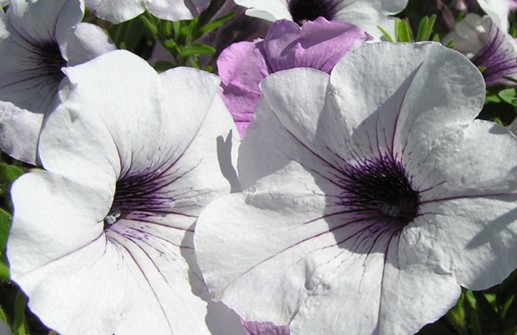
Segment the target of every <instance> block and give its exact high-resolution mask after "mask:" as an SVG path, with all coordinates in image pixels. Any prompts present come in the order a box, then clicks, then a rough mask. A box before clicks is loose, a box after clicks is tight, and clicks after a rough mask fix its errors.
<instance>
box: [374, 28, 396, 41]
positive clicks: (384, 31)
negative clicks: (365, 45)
mask: <svg viewBox="0 0 517 335" xmlns="http://www.w3.org/2000/svg"><path fill="white" fill-rule="evenodd" d="M377 29H379V30H380V31H381V33H382V36H384V38H385V39H386V41H388V42H392V43H393V38H392V37H391V36H390V34H389V33H388V32H387V31H386V30H384V29H382V28H381V27H380V26H377Z"/></svg>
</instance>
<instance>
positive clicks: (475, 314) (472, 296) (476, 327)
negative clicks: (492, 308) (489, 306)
mask: <svg viewBox="0 0 517 335" xmlns="http://www.w3.org/2000/svg"><path fill="white" fill-rule="evenodd" d="M481 296H482V294H478V293H474V292H472V291H470V290H469V291H467V293H466V297H467V302H468V306H469V324H470V329H471V333H472V335H483V331H482V329H481V322H479V312H480V311H479V308H478V307H479V303H480V302H481V301H480V299H476V297H481Z"/></svg>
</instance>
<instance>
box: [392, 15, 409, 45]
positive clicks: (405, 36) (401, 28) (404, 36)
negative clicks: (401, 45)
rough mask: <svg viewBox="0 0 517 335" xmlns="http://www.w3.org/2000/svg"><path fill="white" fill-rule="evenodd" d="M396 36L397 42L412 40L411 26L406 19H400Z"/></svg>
mask: <svg viewBox="0 0 517 335" xmlns="http://www.w3.org/2000/svg"><path fill="white" fill-rule="evenodd" d="M399 21H400V22H399V24H398V25H397V30H396V32H395V36H396V39H397V42H411V28H409V23H408V21H406V20H399Z"/></svg>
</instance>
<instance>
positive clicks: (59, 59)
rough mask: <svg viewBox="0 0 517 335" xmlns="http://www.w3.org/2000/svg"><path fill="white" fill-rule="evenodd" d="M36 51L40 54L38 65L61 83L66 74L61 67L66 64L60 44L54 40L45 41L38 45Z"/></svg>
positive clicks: (46, 73)
mask: <svg viewBox="0 0 517 335" xmlns="http://www.w3.org/2000/svg"><path fill="white" fill-rule="evenodd" d="M34 52H35V53H36V54H37V55H38V56H39V58H38V64H37V66H39V67H40V68H41V69H42V70H43V72H44V74H45V75H48V76H49V77H51V78H52V79H53V80H55V81H56V82H57V83H59V82H60V81H61V79H63V77H64V76H65V75H64V74H63V72H62V71H61V68H62V67H64V66H66V61H65V59H64V58H63V56H61V50H59V45H58V44H57V43H56V42H54V41H49V42H45V43H43V44H41V45H39V46H37V48H36V49H35V50H34Z"/></svg>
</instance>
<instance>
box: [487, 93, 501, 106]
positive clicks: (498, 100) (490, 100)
mask: <svg viewBox="0 0 517 335" xmlns="http://www.w3.org/2000/svg"><path fill="white" fill-rule="evenodd" d="M501 101H502V100H501V98H499V96H498V95H497V94H490V95H487V96H486V98H485V104H487V103H494V104H498V103H501Z"/></svg>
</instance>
